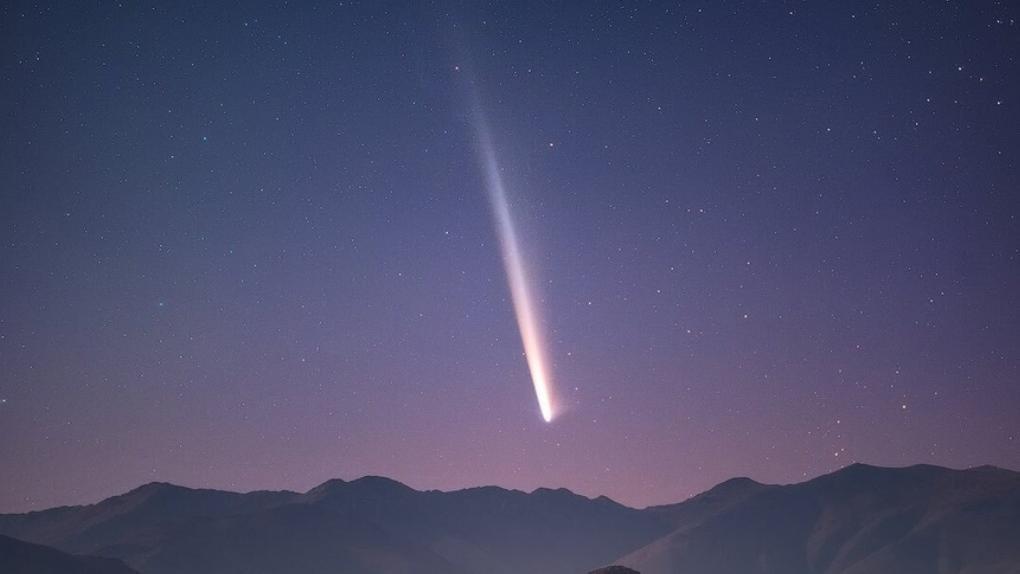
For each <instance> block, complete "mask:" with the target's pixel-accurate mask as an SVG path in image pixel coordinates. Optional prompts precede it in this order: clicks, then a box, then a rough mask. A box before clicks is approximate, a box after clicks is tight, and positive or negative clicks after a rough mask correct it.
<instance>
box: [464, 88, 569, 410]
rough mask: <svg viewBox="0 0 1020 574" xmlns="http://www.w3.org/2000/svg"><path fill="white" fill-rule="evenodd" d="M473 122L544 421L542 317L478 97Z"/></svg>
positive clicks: (547, 406) (546, 383) (547, 395)
mask: <svg viewBox="0 0 1020 574" xmlns="http://www.w3.org/2000/svg"><path fill="white" fill-rule="evenodd" d="M474 125H475V132H476V136H477V139H478V152H479V156H480V159H481V162H482V168H483V169H484V171H485V178H486V187H487V188H488V192H489V203H490V205H491V207H492V214H493V218H494V219H495V224H496V235H498V236H499V244H500V250H501V251H502V254H503V266H504V268H505V269H506V276H507V281H508V283H509V285H510V297H511V299H512V300H513V305H514V314H516V315H517V327H518V329H519V330H520V333H521V342H522V343H523V344H524V354H525V357H526V358H527V360H528V369H529V370H530V371H531V382H532V384H533V385H534V386H535V396H536V397H537V398H538V407H539V408H540V409H541V410H542V418H544V419H545V421H546V422H550V421H552V418H553V415H554V414H555V413H554V410H553V404H552V396H551V389H550V384H551V382H550V380H549V366H548V365H549V363H548V360H547V358H546V345H545V338H544V335H543V333H542V326H541V318H540V316H539V311H538V309H537V307H536V305H535V299H534V295H533V293H532V289H531V284H530V283H529V282H528V270H527V266H526V265H525V262H524V257H523V255H522V253H521V247H520V244H519V242H518V240H517V231H516V228H515V227H514V220H513V216H512V214H511V213H510V205H509V202H508V201H507V197H506V189H505V187H504V185H503V178H502V177H501V176H500V172H499V163H498V162H497V160H496V151H495V148H494V146H493V143H492V137H491V135H490V134H489V127H488V123H487V122H486V120H485V115H484V114H483V113H482V110H481V107H480V105H478V104H477V101H476V102H475V110H474Z"/></svg>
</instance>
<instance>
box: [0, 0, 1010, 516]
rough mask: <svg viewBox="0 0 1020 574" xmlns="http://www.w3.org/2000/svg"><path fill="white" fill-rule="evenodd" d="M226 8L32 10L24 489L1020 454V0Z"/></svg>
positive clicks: (627, 475) (22, 338)
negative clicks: (516, 274) (546, 369)
mask: <svg viewBox="0 0 1020 574" xmlns="http://www.w3.org/2000/svg"><path fill="white" fill-rule="evenodd" d="M14 4H18V3H14ZM207 4H218V3H206V2H194V3H189V2H172V3H163V2H153V3H150V2H143V3H133V2H126V3H124V4H123V5H115V4H112V3H92V2H62V3H56V5H54V6H50V7H41V6H35V5H27V4H25V5H12V4H10V3H6V4H5V5H4V7H3V8H2V9H0V10H2V14H0V46H2V50H0V56H2V61H0V511H4V512H11V511H23V510H27V509H37V508H44V507H49V506H54V505H58V504H70V503H85V502H93V501H96V500H98V499H100V498H102V497H105V496H109V495H112V494H116V493H120V492H123V491H126V490H128V489H130V488H133V487H135V486H137V485H139V484H141V483H144V482H149V481H153V480H160V481H169V482H174V483H179V484H184V485H188V486H203V487H214V488H225V489H235V490H252V489H281V488H288V489H297V490H305V489H308V488H310V487H312V486H314V485H316V484H318V483H320V482H322V481H324V480H326V479H329V478H333V477H339V478H344V479H352V478H356V477H359V476H362V475H365V474H381V475H386V476H389V477H392V478H394V479H397V480H400V481H403V482H405V483H407V484H409V485H410V486H413V487H415V488H420V489H425V488H441V489H452V488H459V487H465V486H474V485H480V484H497V485H501V486H505V487H511V488H520V489H525V490H531V489H533V488H535V487H537V486H550V487H560V486H562V487H567V488H570V489H572V490H574V491H576V492H579V493H582V494H586V495H599V494H605V495H608V496H610V497H612V498H614V499H616V500H619V501H620V502H623V503H626V504H630V505H638V506H641V505H647V504H655V503H665V502H675V501H679V500H682V499H684V498H686V497H688V496H690V495H692V494H695V493H697V492H700V491H702V490H704V489H706V488H709V487H711V486H712V485H714V484H715V483H717V482H720V481H722V480H725V479H727V478H730V477H732V476H737V475H746V476H751V477H753V478H755V479H757V480H760V481H769V482H794V481H800V480H804V479H805V478H810V477H813V476H816V475H818V474H821V473H825V472H828V471H831V470H834V469H836V468H839V467H841V466H844V465H846V464H849V463H851V462H853V461H863V462H868V463H872V464H881V465H908V464H915V463H934V464H941V465H948V466H954V467H966V466H973V465H979V464H995V465H1000V466H1006V467H1012V468H1020V414H1018V413H1020V300H1018V299H1020V298H1018V293H1020V221H1018V219H1017V217H1018V215H1020V197H1018V193H1020V165H1018V154H1020V129H1018V126H1020V77H1018V72H1017V70H1018V62H1017V61H1016V59H1017V55H1018V54H1020V31H1018V26H1017V21H1016V19H1017V17H1018V16H1020V5H1017V4H1016V3H1013V2H990V1H984V0H978V1H975V2H971V1H966V2H964V1H959V2H956V1H954V2H894V3H891V5H888V6H887V5H885V3H881V2H879V3H876V2H824V3H815V2H811V3H807V2H714V1H712V2H707V1H706V2H681V3H677V4H673V3H661V4H660V3H654V2H598V3H594V2H577V3H574V4H573V5H561V4H560V3H539V2H536V3H526V2H516V1H515V2H491V3H478V2H463V3H459V4H458V3H427V2H409V3H407V4H404V3H400V2H333V3H321V4H312V3H297V2H295V3H290V4H287V3H283V4H276V3H271V4H268V3H259V2H246V3H240V4H238V5H234V6H230V7H219V6H209V5H207ZM472 92H474V93H476V94H477V98H478V99H477V102H478V105H479V106H480V107H481V108H482V109H483V110H484V114H485V116H486V117H487V120H488V123H489V128H490V133H491V137H492V144H493V148H494V153H495V155H496V157H497V158H498V162H499V164H500V166H501V172H500V176H501V178H502V180H503V182H504V183H505V185H506V192H507V195H508V198H509V199H508V200H509V203H510V205H511V207H512V211H513V217H514V218H515V220H516V226H517V229H516V231H517V233H518V235H519V239H520V241H521V242H522V252H523V254H524V258H525V261H526V264H527V268H528V271H529V273H530V279H531V288H532V289H533V291H534V293H535V295H537V296H538V301H536V305H537V307H538V308H539V309H540V310H541V313H542V316H543V321H542V326H543V328H544V332H545V335H546V340H547V345H546V352H547V353H548V358H549V361H550V363H551V377H552V385H553V388H554V392H555V395H556V404H557V411H558V414H557V416H556V418H555V419H554V420H553V421H552V422H551V423H546V422H545V421H544V420H543V419H542V416H541V414H540V412H539V408H538V405H537V404H536V400H535V399H536V397H535V393H534V391H533V389H532V381H531V378H530V375H529V371H528V363H527V361H526V360H525V355H524V352H523V347H522V341H521V337H520V335H519V332H518V325H517V322H516V320H515V315H514V306H513V303H512V301H511V294H510V289H509V287H508V283H507V275H506V272H505V270H504V266H503V261H502V258H501V252H500V243H499V240H498V238H497V235H496V226H495V225H494V221H493V217H492V213H491V210H490V205H489V198H488V195H487V191H486V185H487V184H486V173H485V170H484V169H483V165H482V164H481V163H480V162H479V154H478V145H477V143H478V142H477V131H476V128H477V125H475V124H476V120H477V118H476V117H475V116H473V115H472V109H471V106H472V103H471V100H472V96H471V93H472Z"/></svg>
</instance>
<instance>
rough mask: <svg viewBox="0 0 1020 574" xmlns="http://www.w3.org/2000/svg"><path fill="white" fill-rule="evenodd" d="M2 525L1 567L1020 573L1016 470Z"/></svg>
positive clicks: (142, 495) (339, 500)
mask: <svg viewBox="0 0 1020 574" xmlns="http://www.w3.org/2000/svg"><path fill="white" fill-rule="evenodd" d="M0 535H3V536H4V537H3V538H0V570H2V571H3V572H82V573H85V572H89V573H96V574H106V573H109V574H126V573H129V572H138V573H141V574H184V573H187V574H214V573H215V574H235V573H236V574H241V573H246V574H270V573H286V572H301V573H305V574H319V573H323V574H325V573H327V572H328V573H337V572H343V573H350V574H356V573H364V574H411V573H414V574H433V573H434V574H439V573H443V574H475V573H479V574H483V573H484V574H512V573H521V572H528V573H536V574H546V573H547V574H561V573H562V574H583V573H585V572H589V571H592V570H595V569H598V568H601V567H604V566H607V565H610V564H615V565H621V566H626V567H629V568H632V569H633V570H636V571H638V572H641V573H643V574H772V573H776V574H779V573H782V574H801V573H802V574H878V573H889V572H905V573H913V572H918V573H929V572H931V573H938V574H949V573H960V574H986V573H987V574H1000V573H1001V574H1017V573H1020V473H1017V472H1014V471H1010V470H1004V469H1000V468H995V467H978V468H971V469H966V470H954V469H947V468H941V467H936V466H928V465H918V466H911V467H906V468H882V467H875V466H867V465H863V464H854V465H851V466H848V467H846V468H843V469H841V470H838V471H836V472H834V473H831V474H828V475H824V476H821V477H818V478H815V479H813V480H809V481H806V482H802V483H799V484H791V485H767V484H761V483H758V482H755V481H753V480H751V479H749V478H735V479H731V480H729V481H726V482H724V483H722V484H719V485H718V486H716V487H714V488H712V489H711V490H708V491H707V492H704V493H702V494H700V495H698V496H695V497H693V498H690V499H688V500H686V501H684V502H680V503H677V504H671V505H665V506H654V507H649V508H644V509H634V508H629V507H626V506H624V505H621V504H618V503H616V502H614V501H612V500H610V499H608V498H606V497H598V498H594V499H591V498H587V497H584V496H580V495H577V494H574V493H572V492H570V491H568V490H566V489H556V490H552V489H546V488H540V489H537V490H535V491H533V492H530V493H526V492H522V491H518V490H508V489H504V488H499V487H493V486H487V487H479V488H470V489H465V490H458V491H452V492H441V491H418V490H414V489H412V488H410V487H408V486H405V485H403V484H401V483H399V482H396V481H394V480H390V479H387V478H382V477H372V476H370V477H364V478H360V479H358V480H354V481H349V482H347V481H343V480H330V481H328V482H325V483H323V484H321V485H319V486H317V487H315V488H313V489H312V490H310V491H308V492H305V493H296V492H287V491H280V492H250V493H244V494H242V493H234V492H225V491H218V490H205V489H192V488H185V487H181V486H175V485H172V484H167V483H151V484H146V485H144V486H141V487H139V488H136V489H134V490H132V491H130V492H127V493H125V494H122V495H119V496H114V497H112V498H108V499H106V500H103V501H101V502H99V503H96V504H92V505H86V506H70V507H60V508H54V509H50V510H43V511H37V512H29V513H24V514H6V515H0ZM16 560H20V562H15V561H16ZM33 560H35V561H37V562H38V567H37V568H35V569H32V568H31V563H32V561H33ZM10 564H20V565H21V568H22V569H21V570H17V569H14V567H13V566H12V567H6V568H5V567H4V566H5V565H10ZM25 564H29V567H28V569H25ZM61 565H62V566H61ZM61 568H63V569H61Z"/></svg>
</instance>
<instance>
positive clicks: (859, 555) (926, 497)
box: [616, 464, 1020, 574]
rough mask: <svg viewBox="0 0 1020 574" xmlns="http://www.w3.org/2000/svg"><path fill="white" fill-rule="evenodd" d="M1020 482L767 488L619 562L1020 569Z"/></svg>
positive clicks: (833, 482) (852, 473)
mask: <svg viewBox="0 0 1020 574" xmlns="http://www.w3.org/2000/svg"><path fill="white" fill-rule="evenodd" d="M1017 540H1020V475H1018V474H1017V473H1014V472H1011V471H1006V470H1001V469H991V468H981V469H971V470H963V471H957V470H950V469H944V468H939V467H934V466H915V467H909V468H903V469H890V468H878V467H872V466H866V465H860V464H858V465H853V466H850V467H847V468H845V469H843V470H840V471H837V472H835V473H833V474H830V475H826V476H822V477H819V478H817V479H814V480H811V481H808V482H805V483H801V484H795V485H789V486H774V487H768V488H763V489H760V490H759V491H757V492H755V493H753V494H752V495H750V496H748V497H746V498H745V499H744V500H740V501H737V502H735V503H734V504H731V505H729V506H728V507H725V508H722V509H720V510H719V511H717V512H710V513H706V514H705V515H704V516H702V517H700V518H699V519H697V520H692V521H689V522H687V523H684V524H681V525H680V526H679V527H678V528H677V529H676V530H674V531H673V532H671V533H670V534H668V535H666V536H664V537H662V538H660V539H658V540H656V541H654V542H652V543H650V544H649V545H647V546H645V547H644V548H641V549H640V550H637V551H635V552H633V553H631V554H629V555H627V556H625V557H623V558H620V559H619V560H617V561H616V562H618V563H620V564H624V565H627V566H630V567H632V568H635V569H637V570H639V571H641V572H642V573H644V574H667V573H682V572H699V573H701V574H724V573H732V572H741V573H747V574H755V573H760V574H767V573H780V572H782V573H790V574H797V573H804V574H879V573H885V572H933V573H936V572H938V573H941V572H946V573H949V572H973V573H979V572H980V573H995V572H1003V573H1005V572H1013V573H1016V572H1018V571H1020V544H1017V543H1016V541H1017Z"/></svg>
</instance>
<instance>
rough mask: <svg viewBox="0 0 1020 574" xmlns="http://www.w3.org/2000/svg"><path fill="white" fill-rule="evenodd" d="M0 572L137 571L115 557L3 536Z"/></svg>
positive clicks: (128, 573)
mask: <svg viewBox="0 0 1020 574" xmlns="http://www.w3.org/2000/svg"><path fill="white" fill-rule="evenodd" d="M0 572H3V573H4V574H137V573H136V572H135V571H134V570H132V569H130V568H128V567H127V566H126V565H125V564H124V563H123V562H121V561H119V560H114V559H112V558H97V557H95V556H74V555H71V554H66V553H64V552H61V551H59V550H55V549H53V548H49V547H47V546H41V545H39V544H30V543H28V542H22V541H20V540H15V539H14V538H10V537H7V536H0Z"/></svg>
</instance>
